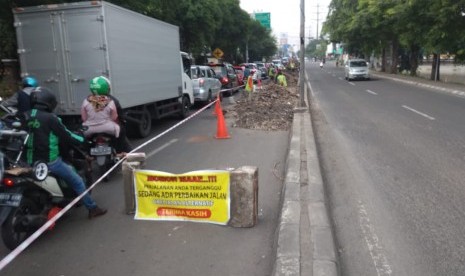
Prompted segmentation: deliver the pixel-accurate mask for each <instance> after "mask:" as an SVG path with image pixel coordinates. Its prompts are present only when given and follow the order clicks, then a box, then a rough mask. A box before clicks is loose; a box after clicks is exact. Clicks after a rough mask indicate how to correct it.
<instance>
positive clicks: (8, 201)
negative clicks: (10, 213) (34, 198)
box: [0, 193, 23, 207]
mask: <svg viewBox="0 0 465 276" xmlns="http://www.w3.org/2000/svg"><path fill="white" fill-rule="evenodd" d="M22 198H23V195H22V194H12V193H2V194H0V205H2V206H13V207H18V206H19V203H20V202H21V199H22Z"/></svg>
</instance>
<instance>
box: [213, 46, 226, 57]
mask: <svg viewBox="0 0 465 276" xmlns="http://www.w3.org/2000/svg"><path fill="white" fill-rule="evenodd" d="M223 55H224V53H223V51H221V49H220V48H216V49H215V50H213V56H214V57H216V58H221V57H222V56H223Z"/></svg>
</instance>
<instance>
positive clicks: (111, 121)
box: [81, 76, 131, 156]
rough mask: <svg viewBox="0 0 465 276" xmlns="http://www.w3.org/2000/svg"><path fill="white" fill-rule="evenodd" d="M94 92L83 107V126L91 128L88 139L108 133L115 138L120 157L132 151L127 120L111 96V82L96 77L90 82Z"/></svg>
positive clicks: (91, 89) (104, 78) (86, 133)
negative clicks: (97, 134) (127, 130)
mask: <svg viewBox="0 0 465 276" xmlns="http://www.w3.org/2000/svg"><path fill="white" fill-rule="evenodd" d="M89 88H90V91H91V92H92V94H91V95H89V96H88V97H87V98H86V99H84V101H83V102H82V105H81V119H82V121H83V125H86V126H88V127H89V129H88V130H87V131H86V132H84V134H85V135H86V136H87V137H88V136H91V135H92V134H95V133H107V134H110V135H112V136H114V137H115V138H116V139H115V150H116V152H117V153H119V155H123V156H124V154H125V153H127V152H130V151H131V146H130V145H129V141H128V139H127V137H126V128H125V119H124V117H123V116H124V114H123V110H122V108H121V105H120V103H119V101H118V100H117V99H116V98H115V97H113V95H111V94H110V90H111V83H110V80H109V79H108V78H106V77H104V76H99V77H95V78H93V79H92V80H91V81H90V86H89Z"/></svg>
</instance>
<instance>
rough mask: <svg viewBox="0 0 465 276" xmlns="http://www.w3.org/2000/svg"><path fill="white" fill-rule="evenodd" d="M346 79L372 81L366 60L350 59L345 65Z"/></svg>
mask: <svg viewBox="0 0 465 276" xmlns="http://www.w3.org/2000/svg"><path fill="white" fill-rule="evenodd" d="M344 70H345V79H346V80H349V81H350V80H353V79H365V80H369V79H370V72H369V69H368V62H366V61H365V60H364V59H349V60H348V61H347V62H346V65H345V68H344Z"/></svg>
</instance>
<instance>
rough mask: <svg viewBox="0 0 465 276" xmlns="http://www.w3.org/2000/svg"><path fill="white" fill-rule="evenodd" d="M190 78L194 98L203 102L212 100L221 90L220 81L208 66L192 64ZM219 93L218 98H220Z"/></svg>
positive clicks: (206, 102)
mask: <svg viewBox="0 0 465 276" xmlns="http://www.w3.org/2000/svg"><path fill="white" fill-rule="evenodd" d="M190 75H191V79H192V86H193V90H194V100H195V102H197V101H199V102H201V103H203V104H208V103H210V102H212V101H213V100H214V99H215V98H216V97H218V93H220V90H221V82H220V80H219V79H218V78H217V76H216V74H215V71H213V69H212V68H210V67H209V66H202V65H192V66H191V74H190ZM221 96H222V95H221V93H220V98H221Z"/></svg>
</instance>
